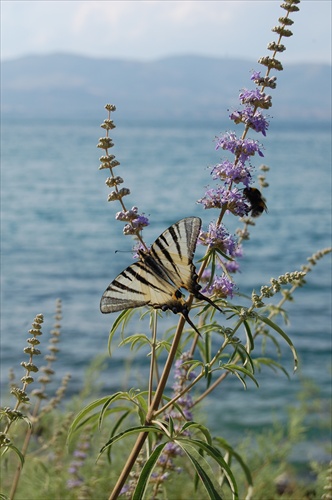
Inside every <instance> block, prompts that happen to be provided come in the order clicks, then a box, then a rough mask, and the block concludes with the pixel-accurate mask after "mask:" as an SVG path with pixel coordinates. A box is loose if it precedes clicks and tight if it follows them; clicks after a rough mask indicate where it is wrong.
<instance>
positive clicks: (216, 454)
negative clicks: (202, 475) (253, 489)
mask: <svg viewBox="0 0 332 500" xmlns="http://www.w3.org/2000/svg"><path fill="white" fill-rule="evenodd" d="M180 442H181V443H184V444H189V445H190V446H196V447H197V448H198V449H202V450H204V451H205V453H207V454H208V455H209V456H210V457H211V458H212V459H213V460H215V462H217V463H218V464H219V465H220V467H221V468H222V470H223V472H224V474H225V476H226V478H227V481H228V484H229V486H230V488H231V491H232V498H233V499H237V498H238V488H237V484H236V481H235V477H234V475H233V473H232V471H231V469H230V467H229V465H228V463H227V462H226V461H225V459H224V458H223V456H222V455H221V453H220V451H219V450H218V448H216V447H215V446H212V445H210V444H209V443H206V442H205V441H201V440H199V439H192V438H179V439H177V443H178V444H179V445H180Z"/></svg>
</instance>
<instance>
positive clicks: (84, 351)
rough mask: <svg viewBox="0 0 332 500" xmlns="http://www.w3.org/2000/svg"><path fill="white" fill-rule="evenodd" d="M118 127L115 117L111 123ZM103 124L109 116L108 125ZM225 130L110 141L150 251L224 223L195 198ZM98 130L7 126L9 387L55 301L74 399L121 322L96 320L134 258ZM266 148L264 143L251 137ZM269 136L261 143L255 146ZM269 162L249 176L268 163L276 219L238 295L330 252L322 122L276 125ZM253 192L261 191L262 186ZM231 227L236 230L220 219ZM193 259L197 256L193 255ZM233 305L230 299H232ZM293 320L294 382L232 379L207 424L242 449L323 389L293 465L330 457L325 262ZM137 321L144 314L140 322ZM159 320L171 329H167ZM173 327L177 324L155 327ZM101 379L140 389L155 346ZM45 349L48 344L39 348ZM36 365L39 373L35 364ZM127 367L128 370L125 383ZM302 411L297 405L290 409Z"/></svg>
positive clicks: (47, 326) (263, 227)
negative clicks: (320, 406) (196, 220)
mask: <svg viewBox="0 0 332 500" xmlns="http://www.w3.org/2000/svg"><path fill="white" fill-rule="evenodd" d="M114 116H115V121H116V115H114ZM103 119H104V117H103V116H102V117H101V120H100V121H102V120H103ZM227 127H229V125H227V124H224V125H220V124H193V123H190V124H183V123H182V124H181V123H178V124H176V123H175V124H158V123H157V124H156V123H154V124H147V123H145V124H139V123H135V124H133V123H123V124H121V120H120V124H118V128H116V129H115V130H114V131H113V132H112V134H111V135H112V138H113V140H114V143H115V147H114V149H113V150H112V153H114V154H115V155H116V158H117V160H118V161H120V163H121V164H120V166H119V167H117V170H116V174H117V175H120V176H121V177H123V178H124V180H125V182H124V185H123V186H125V187H128V188H129V189H130V191H131V194H130V196H128V197H127V198H126V199H125V203H126V206H127V207H128V208H131V207H132V206H138V208H139V212H141V213H142V212H144V213H145V214H146V215H147V216H149V218H150V221H151V224H150V226H149V227H148V228H146V230H145V231H144V237H145V240H146V241H147V242H148V243H152V242H153V241H154V240H155V239H156V237H157V236H159V234H160V233H161V232H162V231H163V230H165V229H166V228H167V227H168V226H169V225H171V224H172V223H174V222H176V221H177V220H179V219H181V218H184V217H188V216H192V215H195V216H199V217H201V218H202V220H203V227H205V228H207V225H208V223H209V222H210V221H211V220H215V219H216V218H217V216H218V212H217V211H212V210H204V209H203V207H202V206H201V205H199V204H197V203H196V201H197V199H199V198H200V197H202V196H203V194H204V191H205V189H206V188H207V187H208V186H210V187H212V186H213V185H214V182H215V181H213V180H212V178H211V174H210V169H209V167H211V166H213V165H214V164H215V163H218V162H219V161H220V159H221V157H222V156H223V152H220V151H216V150H215V142H214V139H215V136H216V135H219V134H220V133H222V132H223V131H225V129H226V128H227ZM102 135H104V134H103V131H102V129H100V128H99V123H98V122H93V121H91V122H90V123H84V122H81V121H72V122H68V121H67V122H60V121H57V122H54V121H47V120H45V121H39V122H37V121H30V122H23V123H22V122H20V121H18V120H17V121H16V120H4V121H3V123H2V156H1V208H2V215H1V217H2V218H1V223H2V227H1V255H2V262H1V294H2V296H1V343H2V349H1V364H2V383H1V386H2V389H3V391H4V392H5V391H6V382H7V373H8V370H9V368H10V367H13V368H14V370H15V373H16V374H17V377H21V376H22V375H23V368H21V367H20V366H19V365H20V362H21V361H22V360H25V361H27V359H26V356H25V355H24V354H23V352H22V350H23V347H24V346H25V339H26V337H27V336H28V335H27V331H28V330H29V328H30V327H31V322H32V321H33V318H34V316H35V315H36V314H38V313H43V314H44V316H45V323H44V325H43V331H44V332H45V334H48V333H49V331H50V330H51V329H52V326H53V323H54V318H53V316H54V310H55V300H56V299H57V298H61V299H62V304H63V319H62V321H61V324H62V334H61V342H60V344H59V346H60V348H61V351H60V353H59V354H58V360H57V362H56V366H57V368H56V373H57V377H58V379H57V380H59V379H60V377H61V376H63V375H64V374H65V373H67V372H69V373H71V375H72V379H71V381H70V384H69V388H68V392H67V395H68V397H70V396H72V395H74V394H78V393H79V391H80V389H81V388H82V385H83V374H84V372H85V371H86V368H87V367H88V366H89V365H90V364H91V362H92V360H93V359H94V358H95V357H96V356H98V355H105V356H106V354H107V342H108V332H109V330H110V327H111V325H112V323H113V321H114V320H115V318H116V315H113V314H112V315H102V314H101V313H100V311H99V301H100V297H101V295H102V293H103V291H104V290H105V288H106V287H107V285H108V284H109V283H110V282H111V281H112V280H113V279H114V278H115V277H116V275H117V274H118V273H119V272H121V271H122V270H123V269H124V267H126V266H128V265H130V263H131V262H132V254H131V248H132V240H131V238H130V237H124V236H123V235H122V227H123V224H122V223H120V222H118V221H116V220H115V219H114V216H115V213H116V212H117V211H119V210H120V206H119V204H117V203H109V202H107V194H108V192H109V189H108V188H107V187H106V186H105V179H106V177H107V175H108V174H107V171H105V170H101V171H100V170H98V166H99V159H98V158H99V156H101V154H103V152H102V151H101V150H99V149H97V148H96V144H97V142H98V138H99V137H100V136H102ZM252 137H253V138H254V139H258V137H254V136H253V134H252ZM259 139H261V138H259ZM263 139H264V140H262V141H261V142H262V143H263V145H264V150H263V152H264V158H259V157H255V158H254V159H253V164H254V165H255V166H256V169H255V174H254V175H257V174H258V173H259V170H258V168H257V167H258V166H259V165H260V164H261V163H264V164H266V165H268V166H269V167H270V169H271V170H270V172H268V174H267V181H268V182H269V187H268V189H266V190H265V191H264V196H265V197H266V199H267V205H268V213H264V214H263V215H262V216H261V217H260V218H259V219H257V220H256V226H255V227H254V228H252V232H251V236H250V240H249V241H248V242H245V243H244V251H245V255H244V257H243V259H242V260H241V273H239V274H238V275H236V284H237V290H238V291H239V292H241V293H247V294H250V293H251V291H252V289H255V290H256V291H259V289H260V286H261V285H265V284H269V280H270V278H271V277H278V276H279V275H281V274H283V273H285V272H286V271H294V270H299V269H300V266H301V265H302V264H305V263H306V259H307V257H309V256H310V255H311V254H313V253H314V252H316V251H317V250H319V249H322V248H324V247H327V246H329V245H330V244H331V149H330V139H331V136H330V130H329V129H328V128H327V127H326V126H323V125H322V126H319V125H315V126H311V125H310V124H304V123H301V124H288V125H286V126H283V127H281V126H280V125H279V126H278V125H277V124H274V123H272V125H271V130H270V131H269V134H268V137H267V138H263ZM255 185H256V186H258V182H256V184H255ZM224 221H225V224H226V226H227V227H228V229H229V230H230V231H231V232H233V233H234V232H235V230H236V228H237V227H239V226H240V223H239V221H238V220H237V219H235V218H234V217H233V216H231V215H227V216H226V217H225V219H224ZM198 252H199V250H198ZM236 300H237V299H236V298H235V299H234V302H236ZM286 307H287V311H288V313H289V320H290V324H289V325H287V326H284V325H281V326H282V327H284V328H285V331H286V333H287V334H288V335H289V336H290V337H291V339H292V341H293V342H294V344H295V346H296V348H297V349H298V352H299V356H300V361H301V364H300V369H299V371H298V372H297V374H293V362H292V356H291V353H290V351H289V349H288V348H287V346H286V344H285V343H284V342H283V341H282V340H281V339H280V340H281V345H282V351H283V361H282V362H283V364H284V366H285V368H286V369H287V371H288V372H289V373H290V379H287V378H286V377H285V376H284V375H283V374H281V373H274V372H272V371H271V370H269V369H268V368H264V369H263V370H262V372H261V373H258V374H257V378H258V381H259V384H260V387H259V389H257V388H256V387H255V386H254V384H253V383H250V381H249V382H248V388H247V390H244V389H243V387H242V385H241V383H240V382H239V381H238V380H237V379H236V378H234V377H229V378H228V379H227V381H226V383H225V384H224V385H222V386H220V387H219V388H218V389H217V390H216V391H215V392H214V393H213V394H212V395H211V396H210V398H209V399H208V400H207V401H206V402H205V403H204V406H203V407H202V412H201V416H203V419H205V422H206V423H207V424H208V425H210V426H211V428H212V429H213V432H214V433H215V434H219V435H222V436H223V437H224V438H226V439H228V440H230V442H231V443H233V444H234V442H236V440H239V439H241V438H242V436H243V435H244V433H245V431H246V430H248V429H249V430H250V429H251V430H256V431H260V430H261V429H262V428H263V427H269V426H271V425H272V423H273V422H274V421H279V422H285V421H286V418H287V408H288V407H289V406H290V405H293V406H295V407H296V406H297V403H296V399H297V395H298V393H299V391H301V389H302V387H303V383H304V381H305V380H310V381H311V382H312V383H313V384H314V385H315V386H317V388H318V390H319V391H320V397H321V398H322V401H323V402H324V404H325V409H326V413H324V411H323V414H321V415H320V416H318V417H317V416H316V417H317V418H318V420H316V417H315V421H313V422H311V423H310V427H309V432H308V433H307V435H306V437H305V442H304V444H302V445H301V446H304V451H303V448H300V451H298V453H297V456H296V459H297V460H302V459H303V460H308V459H310V458H317V457H319V458H322V457H323V459H326V456H325V455H324V453H325V452H324V443H325V444H326V441H327V439H328V438H329V433H328V432H327V431H321V430H320V425H319V420H320V419H321V420H322V421H323V420H324V419H327V418H328V416H327V410H328V403H327V402H328V401H329V398H330V396H331V385H330V382H331V322H330V317H331V264H330V258H329V257H325V258H324V259H323V260H322V261H320V262H319V263H318V264H317V266H315V268H314V270H313V272H312V273H310V274H309V275H308V277H307V284H306V286H305V287H303V288H301V289H298V290H297V291H296V294H295V302H294V303H288V304H286ZM137 317H138V316H137ZM163 322H164V323H163ZM175 324H176V317H175V316H173V315H169V316H167V317H165V318H164V319H162V320H159V327H160V328H161V329H165V328H168V327H170V326H172V325H175ZM147 327H148V324H147V322H146V323H144V326H140V324H139V323H138V321H137V322H134V324H131V325H130V327H129V332H130V333H134V332H135V331H141V330H142V329H143V330H144V331H145V329H147ZM118 342H119V336H117V337H116V338H115V340H114V342H113V353H112V358H108V357H107V356H106V359H107V361H106V365H105V367H104V370H103V371H102V375H101V378H100V380H99V387H100V393H101V394H111V393H112V392H114V391H116V390H119V389H121V390H127V389H128V388H129V387H136V388H139V389H141V390H144V389H146V385H147V380H146V375H147V373H148V367H149V358H148V357H147V351H146V350H143V351H139V352H134V353H133V352H129V350H128V349H124V348H122V349H116V346H117V344H118ZM44 345H45V344H44ZM37 364H40V362H39V363H38V361H37ZM128 364H130V365H131V366H132V369H133V373H134V375H133V376H132V378H130V377H129V378H128V370H127V368H128ZM294 411H296V410H294Z"/></svg>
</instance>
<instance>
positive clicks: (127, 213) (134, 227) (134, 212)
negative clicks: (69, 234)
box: [97, 104, 149, 238]
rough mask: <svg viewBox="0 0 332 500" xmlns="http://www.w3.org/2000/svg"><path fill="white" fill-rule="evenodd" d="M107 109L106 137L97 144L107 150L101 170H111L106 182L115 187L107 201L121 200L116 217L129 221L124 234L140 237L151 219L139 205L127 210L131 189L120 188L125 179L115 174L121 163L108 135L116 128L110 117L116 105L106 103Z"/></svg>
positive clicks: (107, 184) (104, 125)
mask: <svg viewBox="0 0 332 500" xmlns="http://www.w3.org/2000/svg"><path fill="white" fill-rule="evenodd" d="M105 109H106V110H107V111H108V118H107V119H106V120H104V122H103V123H102V124H101V128H103V129H104V130H106V137H102V138H100V139H99V142H98V144H97V147H98V148H101V149H104V150H105V155H103V156H101V157H100V158H99V160H100V162H101V163H100V166H99V170H102V169H104V168H108V169H109V170H110V174H111V175H110V177H107V179H106V181H105V184H106V186H108V187H109V188H114V189H113V191H111V193H109V195H108V197H107V201H119V202H120V204H121V207H122V211H121V212H118V213H117V214H116V217H115V218H116V219H117V220H121V221H126V222H128V223H127V224H126V225H125V227H124V229H123V234H125V235H133V236H136V237H138V238H139V235H140V232H141V231H142V229H143V227H145V226H148V225H149V220H148V218H147V217H145V216H144V215H140V214H139V213H138V209H137V207H133V208H132V209H131V210H127V208H126V206H125V204H124V201H123V198H124V197H125V196H128V195H129V194H130V189H128V188H126V187H122V188H119V186H120V184H123V182H124V180H123V178H122V177H120V176H119V175H115V174H114V172H113V169H114V168H115V167H118V166H119V165H120V162H118V161H117V160H116V159H115V156H114V155H111V154H109V152H108V149H110V148H112V147H113V146H114V143H113V141H112V139H111V138H110V137H109V136H108V133H109V130H112V129H114V128H115V124H114V122H113V120H111V119H110V114H111V113H112V112H114V111H115V110H116V107H115V106H114V105H113V104H106V106H105Z"/></svg>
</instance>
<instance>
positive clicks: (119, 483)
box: [109, 297, 192, 500]
mask: <svg viewBox="0 0 332 500" xmlns="http://www.w3.org/2000/svg"><path fill="white" fill-rule="evenodd" d="M190 300H192V298H191V297H190V298H189V299H188V301H190ZM184 325H185V319H184V318H183V317H182V316H181V317H180V321H179V323H178V326H177V330H176V332H175V335H174V339H173V343H172V346H171V349H170V351H169V354H168V358H167V360H166V364H165V366H164V371H163V373H162V375H161V378H160V381H159V384H158V386H157V389H156V392H155V395H154V398H153V401H152V403H151V405H150V407H149V410H148V412H147V415H146V419H145V425H150V423H151V420H152V419H153V417H154V413H155V411H156V410H157V409H158V406H159V404H160V401H161V398H162V396H163V393H164V389H165V386H166V383H167V380H168V377H169V374H170V371H171V368H172V365H173V361H174V359H175V356H176V352H177V349H178V346H179V343H180V339H181V335H182V331H183V327H184ZM147 436H148V432H141V433H140V434H139V435H138V437H137V440H136V443H135V445H134V447H133V449H132V451H131V453H130V455H129V457H128V460H127V462H126V464H125V466H124V468H123V470H122V472H121V474H120V476H119V479H118V481H117V483H116V485H115V486H114V489H113V491H112V493H111V495H110V497H109V500H115V499H116V498H118V496H119V495H120V493H121V490H122V487H123V486H124V484H125V482H126V480H127V477H128V476H129V473H130V471H131V470H132V468H133V466H134V464H135V462H136V459H137V457H138V455H139V453H140V451H141V449H142V447H143V445H144V442H145V440H146V438H147Z"/></svg>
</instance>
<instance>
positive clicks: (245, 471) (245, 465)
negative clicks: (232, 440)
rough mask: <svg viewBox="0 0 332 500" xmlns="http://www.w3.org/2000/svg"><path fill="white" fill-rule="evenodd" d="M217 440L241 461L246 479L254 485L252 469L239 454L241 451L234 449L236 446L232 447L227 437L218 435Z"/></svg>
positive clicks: (250, 484)
mask: <svg viewBox="0 0 332 500" xmlns="http://www.w3.org/2000/svg"><path fill="white" fill-rule="evenodd" d="M215 441H217V442H218V443H219V444H220V446H222V448H224V449H225V450H226V451H228V453H229V454H230V455H232V456H234V458H235V459H236V460H237V461H238V462H239V464H240V466H241V467H242V470H243V472H244V474H245V476H246V479H247V482H248V484H249V486H253V480H252V476H251V472H250V469H249V467H248V466H247V464H246V463H245V462H244V461H243V459H242V457H241V455H239V453H237V452H236V451H235V450H234V448H232V446H231V445H230V444H228V443H227V441H226V440H225V439H223V438H220V437H217V438H215Z"/></svg>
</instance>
